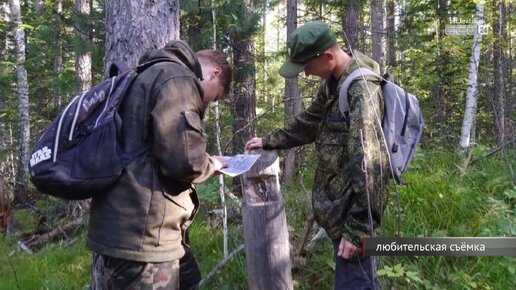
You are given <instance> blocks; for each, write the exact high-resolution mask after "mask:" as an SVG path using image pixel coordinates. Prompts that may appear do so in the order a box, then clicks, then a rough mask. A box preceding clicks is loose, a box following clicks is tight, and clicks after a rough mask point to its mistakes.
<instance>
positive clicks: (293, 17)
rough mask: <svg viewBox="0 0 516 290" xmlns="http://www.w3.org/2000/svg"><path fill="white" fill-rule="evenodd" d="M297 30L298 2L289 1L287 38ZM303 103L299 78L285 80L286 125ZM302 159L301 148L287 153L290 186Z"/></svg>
mask: <svg viewBox="0 0 516 290" xmlns="http://www.w3.org/2000/svg"><path fill="white" fill-rule="evenodd" d="M296 28H297V0H287V38H288V37H289V36H290V34H291V33H292V32H293V31H294V30H295V29H296ZM301 107H302V102H301V95H300V93H299V83H298V78H297V77H294V78H286V79H285V119H284V123H285V124H288V123H289V122H291V121H292V120H293V118H294V116H295V115H297V114H298V113H299V112H301ZM301 159H302V152H301V151H299V148H297V147H296V148H290V149H288V150H286V152H285V161H284V170H283V182H284V184H285V185H288V184H290V182H291V181H292V179H293V178H294V177H295V175H296V172H297V170H296V168H297V167H298V166H299V164H300V160H301Z"/></svg>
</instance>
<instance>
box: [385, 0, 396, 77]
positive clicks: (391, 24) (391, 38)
mask: <svg viewBox="0 0 516 290" xmlns="http://www.w3.org/2000/svg"><path fill="white" fill-rule="evenodd" d="M395 8H396V6H395V0H387V21H386V31H387V66H388V67H389V68H394V67H396V65H397V64H396V22H395V20H396V15H395V12H396V10H395Z"/></svg>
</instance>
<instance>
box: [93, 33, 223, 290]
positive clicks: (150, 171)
mask: <svg viewBox="0 0 516 290" xmlns="http://www.w3.org/2000/svg"><path fill="white" fill-rule="evenodd" d="M139 68H140V69H143V68H144V70H143V71H142V72H141V73H139V75H138V76H137V78H136V79H135V81H134V83H133V84H132V86H131V87H130V89H129V91H128V96H127V97H126V98H125V99H124V101H123V103H122V105H121V107H120V116H121V119H122V129H121V130H122V136H123V137H122V138H123V142H122V146H123V149H124V150H126V152H129V151H131V150H135V149H137V148H142V146H145V144H148V145H149V146H150V148H149V150H148V151H147V152H146V153H144V154H142V155H140V156H139V157H137V158H136V159H135V160H134V161H132V163H131V164H129V166H128V167H127V168H126V170H125V171H124V173H123V174H122V176H121V177H120V179H119V180H118V181H117V182H116V184H115V185H113V186H112V187H111V188H110V189H109V190H108V191H107V192H106V193H105V194H102V195H100V196H98V197H95V198H93V200H92V203H91V213H90V225H89V232H88V238H87V245H88V247H89V248H90V249H91V250H92V251H93V265H92V272H93V276H92V289H99V290H100V289H102V290H103V289H147V287H150V288H149V289H157V288H158V287H161V288H159V289H174V290H176V289H182V290H183V289H196V288H197V284H198V282H199V279H200V275H199V270H198V268H197V263H196V262H195V258H194V257H193V256H192V254H191V252H190V250H189V247H188V245H187V243H186V241H185V235H186V230H187V228H188V226H189V225H190V223H191V222H192V220H193V218H194V216H195V213H196V211H197V208H198V206H199V200H198V197H197V193H196V189H195V186H194V184H197V183H202V182H204V181H206V180H207V179H208V178H209V177H211V176H213V175H214V174H216V172H217V170H219V169H221V168H223V167H225V166H227V163H226V162H225V161H224V160H223V159H222V158H217V157H213V156H210V155H209V154H208V153H206V136H205V135H204V129H203V121H202V120H203V116H204V112H205V110H206V107H207V105H208V104H209V103H210V102H213V101H216V100H219V99H221V98H223V97H224V96H225V95H227V94H228V91H229V85H230V82H231V69H230V67H229V64H228V62H227V60H226V58H225V56H224V54H223V53H221V52H218V51H213V50H204V51H200V52H198V53H197V54H196V53H194V52H193V51H192V50H191V48H190V47H189V46H188V45H187V44H186V43H184V42H182V41H180V40H175V41H172V42H170V43H169V44H167V45H166V46H165V47H164V48H162V49H155V50H151V51H149V52H147V53H146V54H145V55H144V56H142V57H141V59H140V64H139ZM185 253H186V255H185ZM180 259H181V260H180ZM180 264H181V265H180ZM185 265H186V266H187V267H186V268H185V267H183V266H185ZM180 268H181V269H180Z"/></svg>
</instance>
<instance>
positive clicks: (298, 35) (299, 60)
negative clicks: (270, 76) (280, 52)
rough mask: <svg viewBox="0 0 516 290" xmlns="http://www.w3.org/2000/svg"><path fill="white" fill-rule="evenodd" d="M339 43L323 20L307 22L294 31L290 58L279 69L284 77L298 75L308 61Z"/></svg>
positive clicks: (290, 40)
mask: <svg viewBox="0 0 516 290" xmlns="http://www.w3.org/2000/svg"><path fill="white" fill-rule="evenodd" d="M335 43H337V39H336V38H335V34H334V33H333V31H331V29H330V27H329V26H328V25H327V24H326V23H324V22H321V21H312V22H307V23H305V24H304V25H302V26H300V27H299V28H297V29H296V30H294V31H293V32H292V34H291V35H290V37H289V39H288V42H287V46H288V59H287V60H286V61H285V63H283V65H282V66H281V67H280V69H279V74H280V75H281V76H282V77H284V78H291V77H295V76H297V75H298V74H299V73H300V72H302V71H303V70H304V69H305V67H306V66H307V65H308V61H310V60H311V59H312V58H314V57H316V56H319V55H321V54H322V53H323V52H324V51H325V50H326V49H328V48H330V47H331V46H332V45H334V44H335Z"/></svg>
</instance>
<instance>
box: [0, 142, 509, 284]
mask: <svg viewBox="0 0 516 290" xmlns="http://www.w3.org/2000/svg"><path fill="white" fill-rule="evenodd" d="M306 152H307V154H311V153H310V150H307V151H306ZM485 155H486V151H485V150H482V149H481V148H477V149H475V150H474V151H473V153H471V154H470V155H469V156H467V157H462V156H458V155H457V154H455V153H452V152H446V151H444V152H443V151H431V150H424V149H423V150H420V151H419V152H418V155H417V156H416V158H415V160H414V161H413V162H412V164H411V168H410V170H409V171H408V172H407V174H406V175H405V181H406V182H407V185H405V186H401V187H393V188H391V191H390V197H389V203H388V206H387V208H386V212H385V215H384V220H383V225H382V228H381V232H380V235H382V236H396V235H397V234H398V231H399V233H400V235H401V236H405V237H499V236H502V237H515V236H516V226H515V225H516V210H515V205H516V187H515V185H514V181H513V178H514V177H511V169H510V168H512V170H514V169H516V152H514V151H513V152H510V153H508V155H506V156H504V155H501V154H497V155H491V156H488V157H483V156H485ZM313 159H314V158H311V157H310V156H307V157H306V158H305V160H306V161H307V162H306V164H305V166H303V167H302V169H301V170H300V172H299V175H298V176H299V177H298V178H297V179H296V180H295V181H294V182H292V184H291V185H289V186H284V187H283V188H282V190H283V194H284V198H285V204H286V207H285V210H286V215H287V221H288V224H289V235H290V242H291V245H292V265H293V268H292V277H293V279H294V283H295V289H303V290H308V289H318V290H319V289H321V290H325V289H332V283H333V268H334V262H333V257H332V247H331V243H330V241H329V240H324V241H323V242H322V243H320V244H318V245H316V246H315V247H313V248H311V249H310V250H309V251H308V252H307V253H306V255H304V256H302V257H300V256H298V255H297V252H298V250H299V247H300V245H301V243H302V241H303V236H304V233H305V229H306V225H307V220H308V218H309V216H310V214H311V205H310V204H311V202H310V197H311V188H312V185H313V184H312V179H313V174H314V164H313V162H312V161H310V160H313ZM227 181H228V184H227V187H228V188H231V181H230V180H227ZM218 191H219V188H218V183H217V179H212V180H211V181H210V182H208V183H206V184H203V185H202V186H200V187H199V194H200V198H201V202H202V207H201V209H200V212H199V214H198V216H197V218H196V219H195V222H194V223H193V225H192V227H191V230H190V240H191V241H190V244H191V246H192V248H193V251H194V254H195V255H196V257H197V259H198V261H199V266H200V269H201V272H202V275H203V277H206V276H207V274H208V273H209V272H210V271H211V270H212V269H214V267H216V266H217V265H218V264H219V263H220V262H221V260H222V259H223V256H224V254H223V234H222V223H221V221H220V218H218V217H217V216H216V215H213V214H211V213H210V212H211V211H212V210H213V209H216V208H220V201H219V193H218ZM398 196H399V203H400V207H399V208H398V202H397V201H398ZM227 202H228V204H229V207H231V208H238V202H235V201H233V200H231V199H229V198H228V199H227ZM15 217H16V219H18V220H19V224H20V227H21V228H25V230H29V229H27V227H31V225H33V224H34V222H35V221H34V219H35V218H34V217H31V215H30V212H29V211H26V210H24V211H17V212H16V213H15ZM399 220H401V223H400V222H399ZM69 238H76V240H75V242H74V243H69V240H67V241H60V242H57V243H54V244H51V245H47V246H45V247H44V248H43V249H41V250H39V251H37V252H35V253H33V254H32V255H29V254H27V253H25V252H21V251H19V250H17V249H18V247H17V241H18V240H19V236H17V235H15V236H11V237H9V238H6V237H1V238H0V251H1V252H2V253H3V254H2V255H0V265H1V266H0V290H3V289H6V290H7V289H9V290H11V289H52V290H54V289H88V287H89V279H90V276H89V275H90V274H89V271H90V270H89V269H90V268H89V267H90V253H89V251H88V249H87V248H86V247H85V245H84V240H85V232H84V230H82V231H80V232H79V233H78V235H76V236H75V237H69ZM243 240H244V239H243V229H242V222H241V218H240V217H236V218H233V219H231V220H230V221H229V222H228V248H229V253H231V252H232V251H233V250H235V249H236V248H238V247H239V246H240V245H241V244H243ZM515 262H516V259H515V257H443V256H420V257H417V256H410V257H380V258H379V274H380V279H381V282H382V284H383V286H384V289H457V290H459V289H502V290H504V289H516V278H515V277H516V270H515V269H516V263H515ZM201 289H208V290H211V289H216V290H223V289H228V290H238V289H248V287H247V278H246V260H245V250H242V251H240V252H238V253H237V254H236V255H235V256H234V257H233V259H231V260H230V261H229V262H227V263H226V264H225V265H224V266H223V267H222V268H221V269H220V271H218V272H217V273H216V274H215V275H213V276H211V277H210V278H209V279H208V280H207V281H206V283H205V284H203V287H202V288H201Z"/></svg>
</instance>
